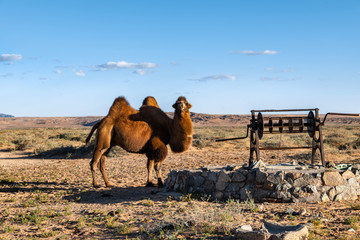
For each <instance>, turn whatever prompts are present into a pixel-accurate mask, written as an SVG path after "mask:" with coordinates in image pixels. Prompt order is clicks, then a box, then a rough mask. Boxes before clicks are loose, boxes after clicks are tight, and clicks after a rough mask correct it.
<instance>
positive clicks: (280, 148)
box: [259, 146, 313, 150]
mask: <svg viewBox="0 0 360 240" xmlns="http://www.w3.org/2000/svg"><path fill="white" fill-rule="evenodd" d="M309 148H313V147H309V146H305V147H273V148H272V147H262V148H259V150H288V149H309Z"/></svg>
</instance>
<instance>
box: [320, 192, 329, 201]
mask: <svg viewBox="0 0 360 240" xmlns="http://www.w3.org/2000/svg"><path fill="white" fill-rule="evenodd" d="M320 200H321V201H322V202H329V201H330V199H329V197H328V195H327V194H326V193H323V194H322V195H321V197H320Z"/></svg>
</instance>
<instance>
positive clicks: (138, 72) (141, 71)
mask: <svg viewBox="0 0 360 240" xmlns="http://www.w3.org/2000/svg"><path fill="white" fill-rule="evenodd" d="M133 73H134V74H138V75H145V74H146V71H145V70H143V69H136V70H135V71H134V72H133Z"/></svg>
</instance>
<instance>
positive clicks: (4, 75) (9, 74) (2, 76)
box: [0, 73, 14, 78]
mask: <svg viewBox="0 0 360 240" xmlns="http://www.w3.org/2000/svg"><path fill="white" fill-rule="evenodd" d="M12 76H14V74H13V73H7V74H2V75H0V78H8V77H12Z"/></svg>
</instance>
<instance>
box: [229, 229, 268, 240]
mask: <svg viewBox="0 0 360 240" xmlns="http://www.w3.org/2000/svg"><path fill="white" fill-rule="evenodd" d="M235 237H236V239H240V240H267V239H268V235H267V234H266V233H265V232H263V231H248V230H242V229H241V228H238V229H236V230H235Z"/></svg>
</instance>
